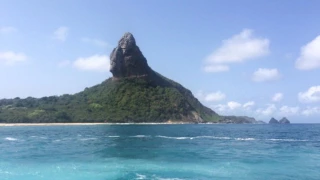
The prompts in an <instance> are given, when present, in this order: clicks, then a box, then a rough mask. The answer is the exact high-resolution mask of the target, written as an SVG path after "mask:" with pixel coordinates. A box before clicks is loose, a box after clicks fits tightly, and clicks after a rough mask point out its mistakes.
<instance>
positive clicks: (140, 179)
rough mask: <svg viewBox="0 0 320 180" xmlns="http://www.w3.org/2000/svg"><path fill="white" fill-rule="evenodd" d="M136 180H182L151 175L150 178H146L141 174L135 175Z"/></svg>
mask: <svg viewBox="0 0 320 180" xmlns="http://www.w3.org/2000/svg"><path fill="white" fill-rule="evenodd" d="M135 179H136V180H143V179H152V180H183V179H180V178H162V177H159V176H156V175H152V176H150V177H148V176H147V175H143V174H138V173H136V178H135Z"/></svg>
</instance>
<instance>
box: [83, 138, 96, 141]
mask: <svg viewBox="0 0 320 180" xmlns="http://www.w3.org/2000/svg"><path fill="white" fill-rule="evenodd" d="M96 139H98V138H82V139H80V141H89V140H96Z"/></svg>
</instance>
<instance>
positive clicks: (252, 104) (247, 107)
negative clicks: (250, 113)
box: [243, 101, 255, 109]
mask: <svg viewBox="0 0 320 180" xmlns="http://www.w3.org/2000/svg"><path fill="white" fill-rule="evenodd" d="M254 105H255V102H254V101H249V102H246V103H244V104H243V107H244V108H245V109H249V108H250V107H252V106H254Z"/></svg>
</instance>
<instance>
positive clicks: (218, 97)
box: [204, 91, 226, 102]
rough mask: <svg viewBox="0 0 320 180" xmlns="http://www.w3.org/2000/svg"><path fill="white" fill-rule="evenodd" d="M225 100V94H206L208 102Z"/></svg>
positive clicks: (218, 92) (205, 98)
mask: <svg viewBox="0 0 320 180" xmlns="http://www.w3.org/2000/svg"><path fill="white" fill-rule="evenodd" d="M225 98H226V95H225V94H224V93H222V92H220V91H217V92H213V93H209V94H206V95H205V97H204V100H205V101H208V102H212V101H221V100H223V99H225Z"/></svg>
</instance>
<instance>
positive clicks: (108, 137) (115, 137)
mask: <svg viewBox="0 0 320 180" xmlns="http://www.w3.org/2000/svg"><path fill="white" fill-rule="evenodd" d="M106 137H108V138H118V137H120V136H106Z"/></svg>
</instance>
